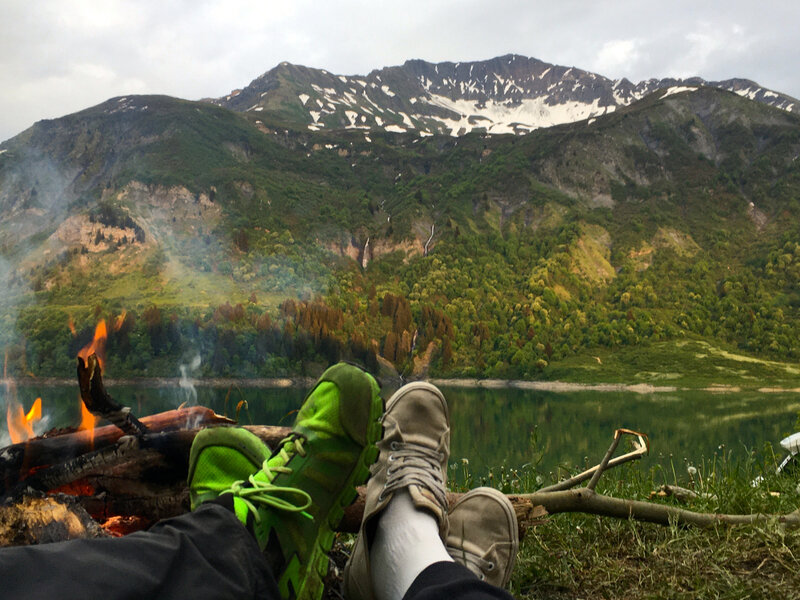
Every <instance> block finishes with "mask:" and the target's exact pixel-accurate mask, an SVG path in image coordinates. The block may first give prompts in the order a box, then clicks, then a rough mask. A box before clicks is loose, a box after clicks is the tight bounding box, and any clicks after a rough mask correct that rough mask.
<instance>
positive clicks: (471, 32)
mask: <svg viewBox="0 0 800 600" xmlns="http://www.w3.org/2000/svg"><path fill="white" fill-rule="evenodd" d="M798 22H800V4H798V3H789V2H784V1H782V0H764V1H761V2H759V3H753V2H751V1H749V0H748V1H745V0H732V1H729V2H725V3H724V4H723V3H719V2H713V3H712V2H706V3H698V2H695V1H689V0H675V1H673V2H668V3H659V4H657V5H656V4H654V3H647V2H641V1H640V0H636V1H634V0H616V1H610V2H594V1H589V0H572V1H567V2H559V3H555V2H550V1H547V2H544V1H541V0H494V1H492V2H486V1H485V0H461V1H459V2H455V1H453V0H441V1H438V2H437V1H435V0H434V1H431V0H408V1H407V2H403V3H398V2H388V1H381V0H372V1H367V0H338V1H337V2H316V1H311V0H294V1H290V0H282V1H276V0H266V1H265V0H227V1H226V2H222V1H221V0H195V1H191V0H174V1H171V2H163V1H145V0H139V1H134V0H105V1H104V2H103V3H100V4H98V3H97V2H95V1H93V0H40V1H37V2H35V3H32V2H29V1H28V0H4V1H3V2H2V3H0V89H2V94H0V140H3V139H6V138H8V137H10V136H11V135H14V134H16V133H18V132H20V131H22V130H23V129H24V128H26V127H28V126H29V125H30V124H32V123H33V121H35V120H38V119H41V118H49V117H56V116H59V115H63V114H66V113H69V112H73V111H75V110H79V109H81V108H85V107H87V106H90V105H93V104H97V103H99V102H102V101H103V100H105V99H107V98H109V97H112V96H116V95H124V94H128V93H166V94H171V95H176V96H180V97H184V98H200V97H204V96H220V95H223V94H225V93H227V92H228V91H229V90H231V89H233V88H236V87H242V86H244V85H247V84H248V83H249V82H250V81H251V80H252V79H253V78H255V77H257V76H258V75H260V74H261V73H263V72H264V71H266V70H268V69H270V68H272V67H273V66H275V65H276V64H277V63H278V62H280V61H282V60H287V61H290V62H295V63H301V64H305V65H308V66H312V67H319V68H325V69H328V70H329V71H332V72H335V73H345V74H356V73H367V72H369V71H371V70H372V69H375V68H380V67H383V66H387V65H395V64H401V63H402V62H404V61H405V60H407V59H409V58H423V59H425V60H431V61H442V60H453V61H467V60H481V59H487V58H491V57H494V56H498V55H501V54H505V53H508V52H515V53H518V54H524V55H527V56H534V57H536V58H540V59H542V60H544V61H547V62H553V63H557V64H564V65H568V66H577V67H580V68H584V69H588V70H595V71H597V72H599V73H601V74H602V75H606V76H608V77H613V78H617V77H627V78H628V79H631V80H632V81H638V80H640V79H646V78H649V77H664V76H670V75H690V74H691V75H693V74H696V75H700V76H702V77H705V78H707V79H724V78H729V77H747V78H750V79H754V80H756V81H758V82H759V83H761V84H762V85H765V86H767V87H772V88H775V89H778V90H779V91H782V92H785V93H788V94H790V95H793V96H800V73H798V72H796V69H795V65H797V64H798V63H800V46H798V44H797V43H796V26H797V23H798ZM703 36H706V38H703ZM704 39H708V40H710V41H711V42H713V43H712V44H711V45H710V46H709V47H708V48H706V49H705V50H704V49H703V40H704ZM614 43H617V44H620V43H621V44H625V43H629V47H628V49H629V54H628V55H625V53H624V52H621V51H622V50H625V47H624V46H621V47H616V48H614V47H613V44H614ZM610 44H611V45H610ZM612 50H614V51H616V52H617V54H613V53H612ZM603 69H608V72H605V71H604V70H603Z"/></svg>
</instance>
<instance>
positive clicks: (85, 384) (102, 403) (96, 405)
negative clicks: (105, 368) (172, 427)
mask: <svg viewBox="0 0 800 600" xmlns="http://www.w3.org/2000/svg"><path fill="white" fill-rule="evenodd" d="M78 387H79V388H80V390H81V400H82V401H83V403H84V404H85V405H86V408H88V409H89V412H91V413H92V414H93V415H95V416H97V417H102V418H104V419H108V420H109V421H111V422H112V423H113V424H114V425H116V426H117V427H119V428H120V429H121V430H122V431H124V432H125V433H127V434H131V435H136V436H140V435H144V434H145V433H146V432H147V426H146V425H145V424H144V423H142V422H141V421H140V420H139V419H137V418H136V417H134V416H133V414H132V413H131V409H130V408H129V407H127V406H120V405H119V404H117V403H116V402H115V401H114V399H113V398H112V397H111V394H109V393H108V392H107V391H106V388H105V385H103V375H102V369H101V367H100V361H99V360H98V358H97V355H96V354H90V355H89V356H88V357H87V358H86V362H84V360H83V358H82V357H80V356H78Z"/></svg>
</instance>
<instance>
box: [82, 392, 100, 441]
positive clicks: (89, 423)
mask: <svg viewBox="0 0 800 600" xmlns="http://www.w3.org/2000/svg"><path fill="white" fill-rule="evenodd" d="M79 402H80V403H81V424H80V425H78V431H85V430H88V431H90V432H91V435H90V440H91V441H92V443H94V427H95V425H96V424H97V421H98V420H99V419H98V418H97V417H95V416H94V415H93V414H92V413H90V412H89V409H88V408H86V405H85V404H84V403H83V401H79Z"/></svg>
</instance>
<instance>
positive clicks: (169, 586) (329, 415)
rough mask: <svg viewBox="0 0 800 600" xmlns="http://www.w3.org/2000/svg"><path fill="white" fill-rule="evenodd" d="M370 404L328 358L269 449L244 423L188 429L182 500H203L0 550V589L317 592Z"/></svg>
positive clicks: (355, 479)
mask: <svg viewBox="0 0 800 600" xmlns="http://www.w3.org/2000/svg"><path fill="white" fill-rule="evenodd" d="M382 408H383V407H382V400H381V398H380V395H379V391H378V385H377V383H376V382H375V380H374V379H373V378H372V377H371V376H370V375H368V374H367V373H365V372H363V371H361V370H360V369H358V368H356V367H352V366H350V365H344V364H340V365H336V366H334V367H331V368H330V369H328V370H327V371H326V372H325V373H324V374H323V376H322V377H321V378H320V381H319V383H318V384H317V386H315V388H314V389H313V390H312V391H311V392H310V393H309V395H308V396H307V397H306V400H305V402H304V404H303V406H302V407H301V409H300V411H299V413H298V416H297V419H296V421H295V425H294V428H293V431H292V434H291V435H290V436H289V437H288V438H287V439H285V440H284V441H283V442H281V444H280V445H279V447H278V448H277V449H276V451H275V452H274V453H273V454H272V455H271V456H270V455H269V452H268V450H267V449H266V447H265V446H264V445H263V444H262V443H261V442H260V440H258V438H256V437H255V436H253V435H252V434H250V433H249V432H247V431H246V430H244V429H238V428H217V429H209V430H206V431H203V432H201V433H200V434H199V435H198V436H197V437H196V438H195V443H194V445H193V447H192V451H191V455H190V468H189V481H188V482H189V490H190V497H191V500H192V507H193V508H196V507H198V504H201V503H203V502H205V503H204V504H202V505H201V506H199V507H198V508H197V510H195V511H194V512H192V513H190V514H187V515H183V516H181V517H177V518H175V519H169V520H166V521H162V522H160V523H158V524H156V525H155V526H154V527H153V528H151V530H150V531H148V532H141V533H137V534H133V535H130V536H127V537H125V538H121V539H101V540H97V539H95V540H74V541H72V542H64V543H59V544H52V545H42V546H29V547H21V548H12V549H8V550H3V551H0V581H4V582H8V584H7V585H6V586H5V589H3V588H0V594H3V593H5V592H9V593H8V597H13V598H37V599H38V598H50V597H53V598H62V599H69V598H80V599H81V600H85V598H92V597H102V598H106V599H109V600H117V599H127V598H169V599H170V600H176V599H177V600H180V599H182V598H187V599H191V600H197V599H203V598H240V597H241V598H256V597H259V598H267V599H270V600H272V599H277V598H279V597H280V598H290V597H292V598H299V599H311V600H318V599H319V597H320V596H321V594H322V591H323V590H322V578H323V577H324V576H325V574H326V573H327V565H328V556H327V552H328V551H329V550H330V547H331V544H332V542H333V529H334V528H335V527H336V525H337V524H338V522H339V520H340V519H341V517H342V516H343V508H344V506H346V505H347V504H349V503H350V502H351V501H352V500H353V498H354V497H355V494H356V491H355V486H356V485H357V484H358V483H360V482H362V481H363V480H364V479H366V477H367V475H368V473H369V465H370V464H371V463H372V462H373V461H374V459H375V457H376V456H377V449H376V448H375V442H376V441H377V439H378V438H379V437H380V434H381V426H380V416H381V413H382ZM264 457H269V458H268V460H263V461H262V459H264ZM259 461H261V464H258V463H259ZM243 525H244V526H243ZM262 552H263V554H262ZM84 573H85V574H86V575H84ZM272 574H274V579H273V575H272ZM276 581H277V586H276ZM11 590H13V593H10V591H11Z"/></svg>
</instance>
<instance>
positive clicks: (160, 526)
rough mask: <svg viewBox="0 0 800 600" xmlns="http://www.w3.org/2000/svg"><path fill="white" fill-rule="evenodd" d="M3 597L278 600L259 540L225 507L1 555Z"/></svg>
mask: <svg viewBox="0 0 800 600" xmlns="http://www.w3.org/2000/svg"><path fill="white" fill-rule="evenodd" d="M0 598H2V599H5V598H9V599H12V598H13V599H14V600H23V599H28V598H30V599H31V600H33V599H35V600H46V599H49V598H54V599H58V600H72V599H74V600H91V599H92V598H103V599H104V600H126V599H131V600H132V599H140V598H148V599H149V598H154V599H155V598H164V599H169V600H183V599H186V600H217V599H220V600H221V599H233V598H235V599H237V600H238V599H249V598H253V599H255V598H266V599H269V600H278V598H279V594H278V588H277V585H276V583H275V579H274V578H273V576H272V573H271V571H270V569H269V567H268V566H267V563H266V561H265V560H264V557H263V555H262V554H261V552H260V551H259V549H258V545H257V544H256V542H255V540H254V539H253V537H252V536H251V535H250V533H248V531H247V530H246V529H245V528H244V527H242V525H241V523H239V520H238V519H237V518H236V517H235V516H234V515H233V514H232V513H231V512H230V511H228V510H226V509H225V508H223V507H222V506H218V505H215V504H213V503H211V504H205V505H203V506H201V507H200V508H199V509H197V510H196V511H194V512H192V513H189V514H186V515H181V516H180V517H175V518H173V519H166V520H164V521H161V522H159V523H156V524H155V525H154V526H153V527H152V528H150V530H149V531H146V532H139V533H134V534H131V535H128V536H125V537H122V538H117V539H93V540H71V541H68V542H59V543H55V544H43V545H41V546H20V547H13V548H3V549H0Z"/></svg>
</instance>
